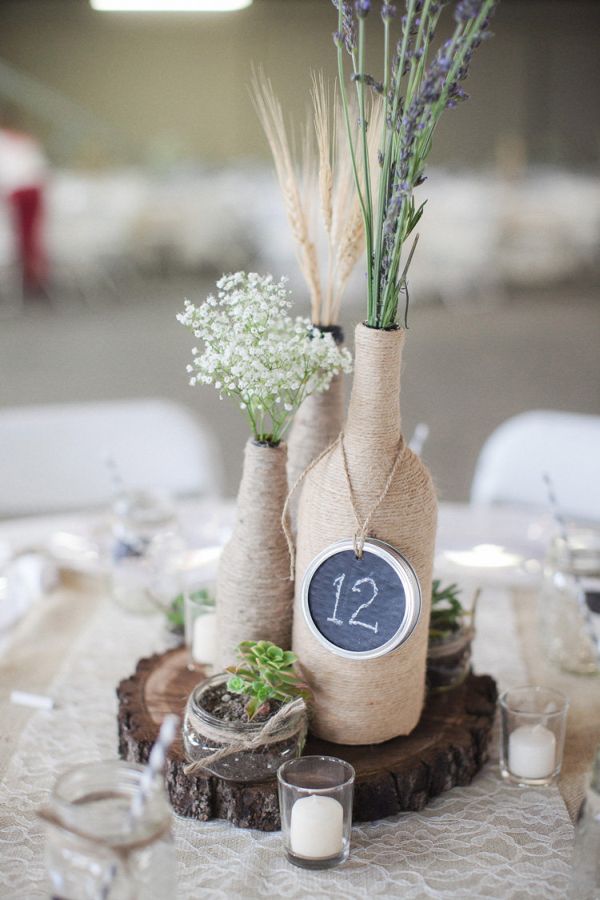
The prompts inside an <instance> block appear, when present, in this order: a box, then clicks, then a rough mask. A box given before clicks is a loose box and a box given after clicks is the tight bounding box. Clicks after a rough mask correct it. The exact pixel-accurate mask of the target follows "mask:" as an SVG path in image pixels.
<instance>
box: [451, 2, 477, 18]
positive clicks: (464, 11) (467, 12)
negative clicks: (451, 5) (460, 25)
mask: <svg viewBox="0 0 600 900" xmlns="http://www.w3.org/2000/svg"><path fill="white" fill-rule="evenodd" d="M482 5H483V0H460V2H459V3H457V4H456V9H455V10H454V20H455V21H456V22H469V21H470V20H471V19H475V18H476V17H477V16H478V15H479V13H480V12H481V7H482Z"/></svg>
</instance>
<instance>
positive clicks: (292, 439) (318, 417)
mask: <svg viewBox="0 0 600 900" xmlns="http://www.w3.org/2000/svg"><path fill="white" fill-rule="evenodd" d="M315 327H316V328H318V329H319V330H320V331H323V332H328V333H330V334H332V335H333V338H334V340H335V342H336V344H338V345H341V344H342V343H343V341H344V333H343V331H342V329H341V327H340V326H339V325H317V326H315ZM345 399H346V397H345V390H344V376H343V374H342V373H340V374H339V375H334V377H333V379H332V381H331V384H330V386H329V389H328V390H326V391H323V392H322V393H316V394H311V395H310V397H307V398H306V400H305V401H304V402H303V404H302V406H301V407H300V409H299V410H298V412H297V413H296V415H295V416H294V424H293V425H292V428H291V431H290V436H289V439H288V464H287V473H288V483H289V486H290V488H291V487H292V485H294V484H295V483H296V480H297V479H298V478H299V477H300V475H301V474H302V473H303V472H304V470H305V469H306V468H307V466H309V465H310V463H311V462H312V461H313V459H316V458H317V456H318V455H319V454H320V453H322V452H323V450H325V448H326V447H328V446H329V445H330V444H331V442H332V441H334V440H335V438H336V437H337V436H338V434H339V433H340V431H341V430H342V425H343V422H344V407H345ZM299 499H300V493H299V491H296V492H295V493H294V494H292V496H291V497H290V501H289V510H290V520H291V524H292V529H293V530H295V528H296V521H297V517H298V502H299Z"/></svg>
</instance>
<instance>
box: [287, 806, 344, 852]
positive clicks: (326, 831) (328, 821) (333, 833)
mask: <svg viewBox="0 0 600 900" xmlns="http://www.w3.org/2000/svg"><path fill="white" fill-rule="evenodd" d="M343 847H344V808H343V806H342V804H341V803H340V802H339V800H336V799H335V797H321V796H319V795H318V794H311V795H310V797H302V798H301V799H300V800H296V802H295V803H294V805H293V806H292V815H291V820H290V849H291V851H292V853H295V854H296V856H305V857H308V858H309V859H324V858H326V857H329V856H337V855H338V853H341V852H342V850H343Z"/></svg>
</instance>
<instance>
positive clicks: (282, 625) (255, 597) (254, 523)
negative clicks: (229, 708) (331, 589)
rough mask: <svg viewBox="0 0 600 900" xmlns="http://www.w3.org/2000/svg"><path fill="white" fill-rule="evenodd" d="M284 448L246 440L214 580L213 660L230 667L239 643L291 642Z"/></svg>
mask: <svg viewBox="0 0 600 900" xmlns="http://www.w3.org/2000/svg"><path fill="white" fill-rule="evenodd" d="M286 463H287V447H286V445H285V444H284V443H281V444H279V445H278V446H273V445H271V444H266V443H257V442H256V441H254V440H249V441H248V443H247V444H246V450H245V454H244V469H243V473H242V481H241V484H240V490H239V494H238V501H237V516H236V523H235V527H234V530H233V535H232V536H231V539H230V541H229V543H228V544H227V545H226V546H225V548H224V549H223V553H222V556H221V559H220V562H219V572H218V576H217V627H218V635H219V654H218V656H219V661H220V663H221V665H222V666H223V667H225V666H226V665H229V664H231V663H233V662H235V648H236V646H237V645H238V644H239V643H240V641H256V640H266V641H272V642H273V643H274V644H277V645H278V646H279V647H283V648H288V647H289V646H290V642H291V625H292V603H293V584H292V583H291V582H290V580H289V554H288V547H287V543H286V539H285V535H284V533H283V530H282V527H281V514H282V511H283V506H284V503H285V498H286V495H287V476H286Z"/></svg>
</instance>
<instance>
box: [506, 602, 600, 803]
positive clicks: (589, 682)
mask: <svg viewBox="0 0 600 900" xmlns="http://www.w3.org/2000/svg"><path fill="white" fill-rule="evenodd" d="M513 607H514V611H515V617H516V622H517V634H518V635H519V640H520V643H521V656H522V658H523V661H524V663H525V666H526V669H527V673H528V676H529V679H528V680H529V682H530V683H531V684H543V685H545V686H547V687H551V688H555V689H556V690H558V691H562V692H563V694H566V695H567V697H569V699H570V701H571V705H570V707H569V718H568V720H567V737H566V741H565V755H564V760H563V765H562V770H561V776H560V781H559V785H558V786H559V789H560V792H561V794H562V796H563V799H564V801H565V803H566V805H567V809H568V810H569V815H570V816H571V819H572V820H573V821H574V820H575V818H576V816H577V813H578V811H579V807H580V806H581V801H582V800H583V795H584V791H585V784H586V779H587V775H588V773H589V771H590V768H591V765H592V759H593V756H594V751H595V749H596V747H598V746H600V679H599V678H598V677H594V676H582V675H569V674H568V673H567V672H563V671H561V670H560V669H558V668H557V667H554V666H552V665H550V664H549V663H548V662H547V661H546V659H545V657H544V655H543V652H542V648H541V646H540V640H539V628H538V626H537V611H536V595H535V593H534V592H533V591H515V592H514V594H513Z"/></svg>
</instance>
